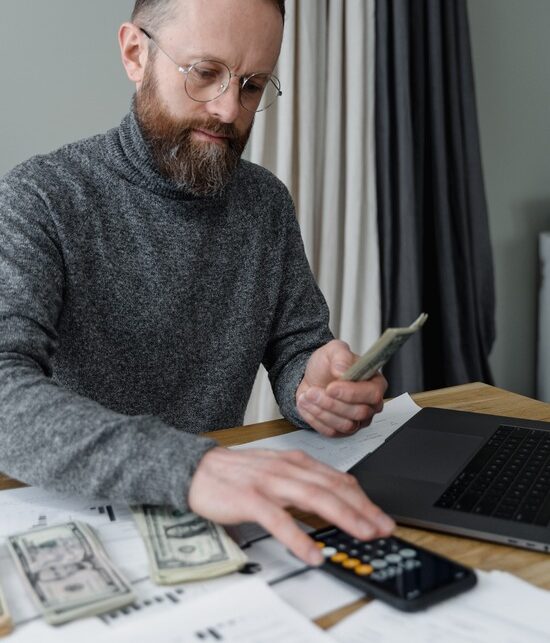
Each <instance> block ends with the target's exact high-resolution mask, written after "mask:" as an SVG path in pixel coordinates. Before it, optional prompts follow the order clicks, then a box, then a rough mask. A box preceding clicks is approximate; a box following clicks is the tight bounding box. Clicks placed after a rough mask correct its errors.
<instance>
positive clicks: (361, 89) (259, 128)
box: [245, 0, 380, 423]
mask: <svg viewBox="0 0 550 643" xmlns="http://www.w3.org/2000/svg"><path fill="white" fill-rule="evenodd" d="M374 9H375V4H374V0H287V17H286V25H285V36H284V41H283V47H282V52H281V57H280V59H279V65H278V71H277V72H276V73H277V75H278V76H279V78H280V79H281V83H282V89H283V96H282V97H281V98H280V99H279V100H278V101H277V103H276V104H275V105H274V106H272V107H271V108H270V109H269V110H268V111H267V112H265V113H263V114H259V115H258V116H257V117H256V122H255V124H254V128H253V131H252V135H251V139H250V142H249V145H248V149H247V152H246V157H248V158H249V159H250V160H252V161H254V162H255V163H258V164H260V165H263V166H264V167H267V168H268V169H270V170H271V171H273V172H274V173H275V174H276V175H277V176H278V177H279V178H280V179H281V180H282V181H283V182H284V183H285V184H286V185H287V187H288V188H289V190H290V192H291V194H292V196H293V198H294V202H295V204H296V212H297V217H298V220H299V223H300V227H301V230H302V236H303V239H304V244H305V248H306V253H307V256H308V259H309V262H310V265H311V267H312V270H313V272H314V274H315V277H316V279H317V282H318V284H319V286H320V288H321V290H322V291H323V293H324V295H325V297H326V299H327V302H328V305H329V308H330V311H331V330H332V332H333V333H334V334H335V336H336V337H339V338H341V339H343V340H344V341H347V342H349V344H350V346H351V348H352V350H354V351H355V352H357V353H361V352H363V351H364V350H366V349H367V348H368V346H369V345H370V344H371V343H372V342H373V341H374V340H375V339H376V337H377V336H378V335H379V333H380V262H379V251H378V230H377V225H378V224H377V213H376V171H375V160H376V158H375V136H374V108H375V104H374V69H375V60H374V36H375V15H374ZM305 304H306V305H307V302H306V303H305ZM278 416H279V412H278V409H277V406H276V403H275V400H274V399H273V396H272V394H271V389H270V385H269V381H268V379H267V376H266V373H265V371H264V370H263V369H261V370H260V373H259V375H258V378H257V380H256V383H255V385H254V390H253V392H252V396H251V398H250V402H249V406H248V409H247V413H246V416H245V422H246V423H250V422H259V421H264V420H267V419H271V418H274V417H278Z"/></svg>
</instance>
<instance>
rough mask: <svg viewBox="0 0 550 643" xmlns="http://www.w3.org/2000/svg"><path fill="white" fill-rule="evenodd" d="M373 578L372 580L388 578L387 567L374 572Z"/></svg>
mask: <svg viewBox="0 0 550 643" xmlns="http://www.w3.org/2000/svg"><path fill="white" fill-rule="evenodd" d="M371 578H372V580H380V581H382V580H387V578H388V572H387V571H386V570H385V569H379V570H377V571H375V572H373V573H372V576H371Z"/></svg>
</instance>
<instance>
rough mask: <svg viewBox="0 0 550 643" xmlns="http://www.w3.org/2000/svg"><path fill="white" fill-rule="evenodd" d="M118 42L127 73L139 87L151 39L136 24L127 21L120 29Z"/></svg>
mask: <svg viewBox="0 0 550 643" xmlns="http://www.w3.org/2000/svg"><path fill="white" fill-rule="evenodd" d="M118 44H119V46H120V54H121V57H122V64H123V65H124V69H125V70H126V74H127V76H128V78H129V79H130V80H131V81H132V82H133V83H136V85H137V89H139V88H140V86H141V83H142V82H143V75H144V72H145V65H146V64H147V58H148V53H149V40H148V38H147V36H145V34H144V33H143V32H142V31H140V29H139V28H138V27H136V25H134V24H133V23H131V22H125V23H124V24H122V25H121V26H120V29H119V30H118Z"/></svg>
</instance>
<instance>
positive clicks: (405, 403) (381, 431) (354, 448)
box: [232, 393, 420, 471]
mask: <svg viewBox="0 0 550 643" xmlns="http://www.w3.org/2000/svg"><path fill="white" fill-rule="evenodd" d="M418 411H420V407H419V406H418V405H417V404H416V403H415V402H414V401H413V399H412V398H411V396H410V395H409V394H408V393H403V395H400V396H399V397H396V398H395V399H393V400H391V401H389V402H387V403H386V404H385V406H384V410H383V411H382V412H381V413H378V414H377V415H375V416H374V419H373V421H372V423H371V424H370V426H367V427H365V428H364V429H360V430H359V431H357V433H354V434H353V435H350V436H346V437H342V438H328V437H326V436H324V435H320V434H319V433H317V432H316V431H312V430H308V429H301V430H299V431H293V432H292V433H285V434H284V435H278V436H276V437H273V438H265V439H263V440H255V441H254V442H247V443H246V444H239V445H238V446H235V447H232V448H233V449H276V450H278V451H284V450H291V449H300V450H301V451H305V452H306V453H308V454H309V455H310V456H312V457H313V458H316V459H317V460H320V461H321V462H324V463H325V464H329V465H330V466H332V467H334V468H335V469H338V470H339V471H347V470H348V469H350V468H351V467H352V466H353V465H354V464H356V463H357V462H359V460H361V458H364V457H365V456H366V455H367V454H368V453H372V452H373V451H374V450H375V449H377V448H378V447H379V446H380V445H382V444H383V443H384V442H385V441H386V440H387V439H388V438H389V437H390V435H392V433H394V431H397V429H398V428H399V427H400V426H402V425H403V424H405V422H407V421H408V420H410V419H411V418H412V417H413V416H414V415H416V413H418Z"/></svg>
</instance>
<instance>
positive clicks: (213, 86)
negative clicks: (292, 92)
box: [185, 60, 279, 112]
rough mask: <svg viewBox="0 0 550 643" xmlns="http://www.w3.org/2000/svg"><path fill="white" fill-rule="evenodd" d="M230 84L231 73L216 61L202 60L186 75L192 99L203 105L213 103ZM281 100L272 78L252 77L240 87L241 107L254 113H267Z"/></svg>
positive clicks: (261, 75)
mask: <svg viewBox="0 0 550 643" xmlns="http://www.w3.org/2000/svg"><path fill="white" fill-rule="evenodd" d="M230 80H231V73H230V71H229V69H228V68H227V67H226V66H225V65H223V64H222V63H219V62H217V61H215V60H203V61H202V62H200V63H196V64H194V65H192V66H191V67H190V68H189V70H188V71H187V79H186V85H185V87H186V90H187V93H188V94H189V97H190V98H192V99H193V100H196V101H198V102H201V103H206V102H208V101H211V100H214V99H215V98H217V97H218V96H220V95H221V94H223V92H224V91H225V90H226V88H227V85H228V84H229V82H230ZM278 96H279V87H278V83H277V80H276V79H275V78H273V77H272V76H270V75H269V74H253V75H252V76H250V77H249V78H248V79H247V80H246V82H245V83H244V84H243V85H242V87H241V92H240V100H241V105H242V106H243V107H244V108H245V109H248V110H249V111H251V112H259V111H262V110H264V109H267V108H268V107H269V106H270V105H271V104H272V103H273V102H274V101H275V99H276V98H277V97H278Z"/></svg>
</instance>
